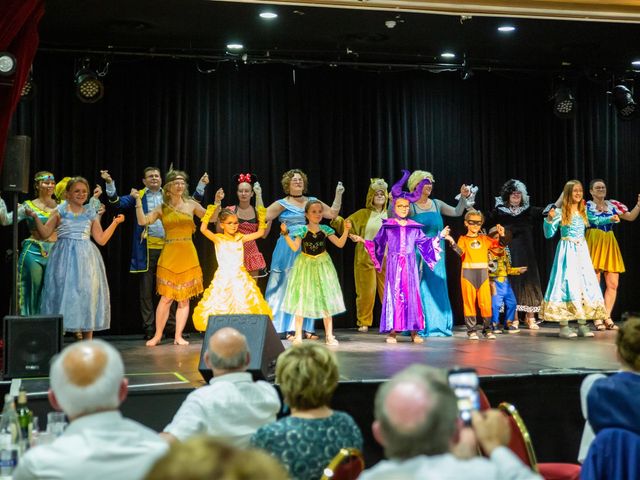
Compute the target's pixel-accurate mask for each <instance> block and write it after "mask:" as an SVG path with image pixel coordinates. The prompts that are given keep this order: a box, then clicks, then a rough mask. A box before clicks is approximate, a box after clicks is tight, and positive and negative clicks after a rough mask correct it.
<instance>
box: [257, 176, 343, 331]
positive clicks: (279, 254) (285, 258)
mask: <svg viewBox="0 0 640 480" xmlns="http://www.w3.org/2000/svg"><path fill="white" fill-rule="evenodd" d="M307 185H308V182H307V175H306V174H305V173H304V172H303V171H302V170H299V169H297V168H294V169H292V170H289V171H287V172H285V173H284V175H282V189H283V190H284V193H286V194H287V196H286V197H285V198H282V199H280V200H277V201H275V202H273V203H272V204H271V205H269V207H268V208H267V220H266V221H267V222H270V221H272V220H274V219H276V218H277V219H278V220H279V221H280V222H281V223H284V224H285V225H286V226H287V229H291V227H295V226H298V225H305V224H306V218H305V216H304V207H305V205H306V204H307V202H308V201H311V200H317V199H316V198H315V197H307V196H306V195H305V193H306V192H307ZM343 192H344V187H343V186H342V183H340V182H338V185H337V187H336V196H335V199H334V201H333V204H332V205H331V207H329V206H328V205H326V204H325V203H322V216H323V218H327V219H333V218H335V217H336V216H337V215H338V213H339V212H340V206H341V204H342V194H343ZM298 255H300V250H298V251H295V252H294V251H293V250H291V249H290V248H289V245H287V242H286V240H285V239H284V237H283V236H281V237H280V238H279V239H278V242H277V243H276V248H275V249H274V251H273V256H272V258H271V272H270V273H269V281H268V282H267V288H266V291H265V294H264V297H265V299H266V300H267V302H268V303H269V306H270V307H271V311H272V312H273V325H274V327H275V329H276V331H277V332H278V333H291V332H294V330H295V321H294V317H293V315H290V314H288V313H286V312H285V311H284V310H283V308H282V307H283V301H284V295H285V292H286V291H287V281H288V276H289V273H290V270H291V268H292V267H293V262H294V261H295V259H296V257H297V256H298ZM313 324H314V320H313V319H310V318H305V319H304V322H303V325H302V329H303V330H304V332H305V336H306V338H314V339H317V338H318V337H317V336H316V335H314V334H313V332H314V331H315V327H314V325H313ZM290 337H291V339H293V335H290Z"/></svg>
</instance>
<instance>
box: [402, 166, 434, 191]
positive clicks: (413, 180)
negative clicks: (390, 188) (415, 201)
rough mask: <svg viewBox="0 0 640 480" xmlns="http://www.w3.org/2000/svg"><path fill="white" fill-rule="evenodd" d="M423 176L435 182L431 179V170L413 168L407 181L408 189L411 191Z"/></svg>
mask: <svg viewBox="0 0 640 480" xmlns="http://www.w3.org/2000/svg"><path fill="white" fill-rule="evenodd" d="M425 178H428V179H429V180H430V181H431V183H432V184H433V183H435V180H434V179H433V174H432V173H431V172H427V171H425V170H415V171H414V172H413V173H412V174H411V176H410V177H409V180H408V181H407V186H408V187H409V191H410V192H413V191H414V190H415V189H416V187H417V186H418V184H419V183H420V182H421V181H422V180H424V179H425Z"/></svg>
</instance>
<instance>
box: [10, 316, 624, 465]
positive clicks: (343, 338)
mask: <svg viewBox="0 0 640 480" xmlns="http://www.w3.org/2000/svg"><path fill="white" fill-rule="evenodd" d="M557 333H558V329H557V326H555V325H551V326H546V325H544V324H543V326H542V327H541V329H540V330H537V331H533V330H526V329H523V330H522V331H521V332H520V333H517V334H502V335H498V336H497V339H496V340H485V339H481V340H478V341H470V340H467V338H466V333H465V331H464V328H463V327H459V329H457V330H456V331H455V332H454V335H453V337H448V338H427V339H425V342H424V343H423V344H413V343H411V341H410V338H409V337H401V336H398V343H397V344H395V345H390V344H387V343H385V341H384V339H385V336H384V335H381V334H379V333H377V332H375V331H370V332H368V333H359V332H357V331H356V330H355V329H340V330H337V331H336V332H335V334H336V338H337V339H338V340H339V341H340V345H339V346H338V347H331V348H332V350H334V351H335V352H336V355H337V356H338V360H339V364H340V385H339V387H338V389H337V391H336V394H335V396H334V402H333V407H334V408H336V409H339V410H344V411H347V412H349V413H350V414H351V415H352V416H353V417H354V418H355V419H356V421H357V422H358V424H359V425H360V427H361V429H362V432H363V435H364V437H365V456H366V459H367V463H368V464H372V463H374V462H375V461H377V460H378V459H379V458H381V456H382V452H381V450H380V448H379V447H378V446H377V445H376V444H375V442H374V441H373V438H372V436H371V433H370V425H371V421H372V419H373V397H374V395H375V391H376V389H377V387H378V385H379V384H380V383H381V382H383V381H385V380H386V379H388V378H389V377H390V376H392V375H393V374H394V373H396V372H398V371H399V370H401V369H403V368H404V367H406V366H408V365H411V364H412V363H424V364H427V365H431V366H434V367H440V368H451V367H453V366H460V367H473V368H475V369H477V371H478V373H479V374H480V377H481V386H482V388H483V389H484V390H485V392H486V394H487V396H488V397H489V400H490V401H491V403H492V405H494V406H497V405H498V404H499V403H500V402H501V401H509V402H511V403H513V404H515V405H516V406H517V407H518V409H519V410H520V412H521V414H522V415H523V417H524V420H525V422H526V423H527V426H528V427H529V430H530V432H531V435H532V438H533V441H534V445H535V447H536V453H537V455H538V458H539V460H540V461H575V458H576V456H577V451H578V444H579V439H580V434H581V431H582V415H581V412H580V405H579V386H580V382H581V381H582V378H583V377H584V376H585V374H587V373H591V372H594V371H604V372H610V371H614V370H616V369H617V368H618V364H617V362H616V359H615V343H614V342H615V336H616V333H615V332H614V331H605V332H597V333H596V336H595V338H576V339H572V340H564V339H560V338H558V337H557ZM319 334H320V337H321V339H320V340H318V341H319V342H322V336H323V332H322V331H320V332H319ZM101 338H104V339H106V340H108V341H110V342H111V343H112V344H113V345H114V346H115V347H116V348H117V349H118V350H119V351H120V352H121V353H122V356H123V359H124V362H125V367H126V372H127V377H128V379H129V385H130V388H129V398H128V399H127V401H126V402H125V404H124V405H123V411H124V412H125V414H126V415H128V416H130V417H132V418H134V419H137V420H139V421H141V422H142V423H144V424H146V425H148V426H150V427H151V428H154V429H156V430H161V429H162V428H163V427H164V426H165V425H166V424H167V423H168V422H169V421H170V420H171V417H172V415H173V413H174V412H175V410H176V409H177V408H178V407H179V405H180V404H181V402H182V400H183V399H184V397H185V396H186V395H187V394H188V393H189V392H190V391H192V389H193V388H196V387H199V386H202V385H203V384H204V381H203V379H202V377H201V376H200V373H199V372H198V362H199V358H200V349H201V346H202V336H201V335H200V334H197V333H191V336H190V338H189V341H190V345H189V346H186V347H179V346H174V345H173V344H172V343H171V341H170V340H165V341H164V342H163V343H162V344H161V345H159V346H157V347H154V348H148V347H146V346H145V345H144V341H143V340H142V337H141V336H117V337H116V336H112V337H109V336H106V337H101ZM283 344H284V346H285V347H288V346H289V342H288V341H286V340H283ZM23 384H24V385H25V387H26V389H27V391H28V393H29V402H30V404H31V405H32V408H33V409H34V411H35V412H36V414H37V415H39V416H41V417H43V416H44V415H45V413H46V411H48V410H50V407H49V406H48V404H47V401H46V391H47V388H48V381H47V379H46V378H37V379H25V380H23ZM3 386H4V387H5V388H4V389H3V390H8V382H3Z"/></svg>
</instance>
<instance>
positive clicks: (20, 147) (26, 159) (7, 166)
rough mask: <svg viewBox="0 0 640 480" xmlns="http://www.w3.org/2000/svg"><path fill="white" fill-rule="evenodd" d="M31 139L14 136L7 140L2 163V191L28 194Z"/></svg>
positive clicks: (23, 136)
mask: <svg viewBox="0 0 640 480" xmlns="http://www.w3.org/2000/svg"><path fill="white" fill-rule="evenodd" d="M30 159H31V137H27V136H26V135H16V136H14V137H9V138H8V139H7V146H6V148H5V150H4V162H3V163H2V165H3V166H2V190H3V191H4V192H22V193H29V163H30Z"/></svg>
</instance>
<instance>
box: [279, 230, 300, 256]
mask: <svg viewBox="0 0 640 480" xmlns="http://www.w3.org/2000/svg"><path fill="white" fill-rule="evenodd" d="M280 235H282V236H283V237H284V239H285V241H286V242H287V245H289V248H290V249H291V250H293V251H294V252H297V251H298V249H299V248H300V244H301V243H302V238H300V237H296V239H295V240H292V239H291V237H290V236H289V231H288V230H287V225H286V224H284V223H281V224H280Z"/></svg>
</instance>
